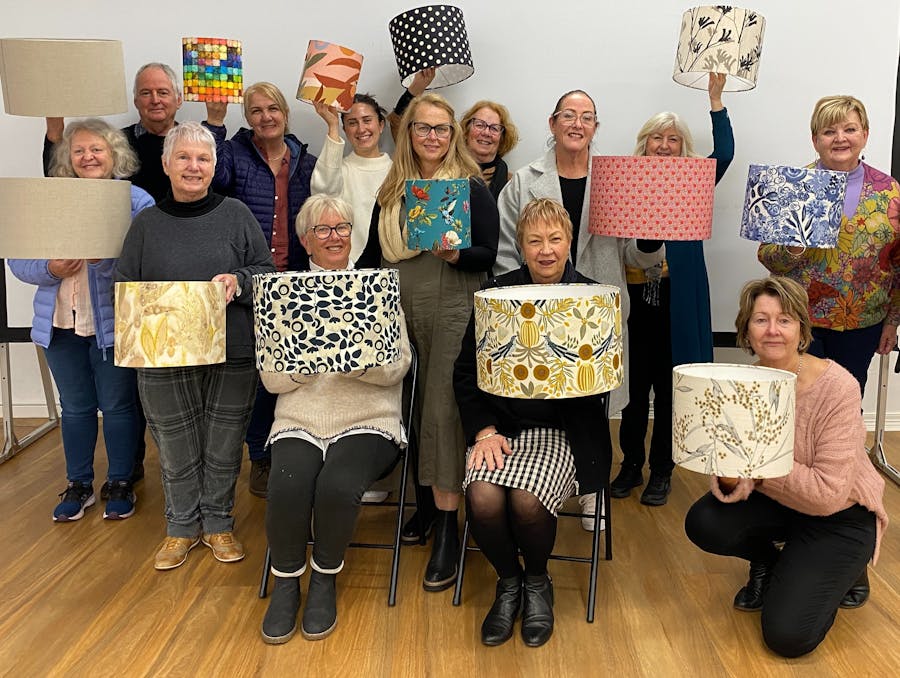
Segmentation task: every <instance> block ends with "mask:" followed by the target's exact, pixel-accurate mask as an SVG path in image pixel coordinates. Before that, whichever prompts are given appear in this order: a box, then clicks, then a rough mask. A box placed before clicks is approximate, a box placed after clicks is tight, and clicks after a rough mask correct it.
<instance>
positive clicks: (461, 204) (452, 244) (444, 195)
mask: <svg viewBox="0 0 900 678" xmlns="http://www.w3.org/2000/svg"><path fill="white" fill-rule="evenodd" d="M406 229H407V236H406V246H407V247H408V248H409V249H411V250H432V249H441V250H460V249H466V248H468V247H471V246H472V216H471V209H470V204H469V180H468V179H411V180H409V181H407V182H406Z"/></svg>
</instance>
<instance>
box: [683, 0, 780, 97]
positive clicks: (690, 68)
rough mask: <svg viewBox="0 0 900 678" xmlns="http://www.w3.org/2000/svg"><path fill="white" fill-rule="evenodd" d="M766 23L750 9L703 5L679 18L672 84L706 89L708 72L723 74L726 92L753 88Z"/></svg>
mask: <svg viewBox="0 0 900 678" xmlns="http://www.w3.org/2000/svg"><path fill="white" fill-rule="evenodd" d="M765 27H766V20H765V18H764V17H763V16H762V15H761V14H759V13H758V12H754V11H753V10H752V9H741V8H740V7H733V6H731V5H705V6H703V7H694V8H693V9H689V10H687V11H686V12H685V13H684V15H683V16H682V17H681V33H680V34H679V36H678V50H677V52H676V54H675V70H674V72H673V73H672V78H673V79H674V80H675V82H677V83H679V84H681V85H686V86H688V87H693V88H695V89H706V87H707V83H708V81H709V76H708V74H709V73H725V74H727V76H728V77H727V78H726V80H725V91H726V92H739V91H743V90H748V89H753V88H754V87H756V79H757V74H758V72H759V58H760V55H761V54H762V43H763V33H764V32H765Z"/></svg>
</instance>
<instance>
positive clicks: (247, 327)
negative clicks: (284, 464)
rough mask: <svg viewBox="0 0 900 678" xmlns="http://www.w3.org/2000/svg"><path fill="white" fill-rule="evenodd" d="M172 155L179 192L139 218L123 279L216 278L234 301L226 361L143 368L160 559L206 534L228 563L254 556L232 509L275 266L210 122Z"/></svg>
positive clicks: (170, 145)
mask: <svg viewBox="0 0 900 678" xmlns="http://www.w3.org/2000/svg"><path fill="white" fill-rule="evenodd" d="M162 163H163V169H164V170H165V172H166V174H167V175H168V177H169V180H170V181H171V182H172V192H171V194H170V195H169V197H168V198H166V199H165V200H163V201H161V202H160V203H159V204H158V205H156V206H155V207H148V208H147V209H145V210H144V211H143V212H141V213H140V214H138V215H137V217H135V219H134V221H133V222H132V223H131V228H130V229H129V230H128V235H126V236H125V242H124V244H123V245H122V253H121V255H120V256H119V264H118V268H117V269H116V280H121V281H129V280H185V281H188V280H197V281H201V280H213V281H216V282H222V283H224V285H225V299H226V302H227V306H226V308H225V332H226V342H225V343H226V345H225V356H226V360H225V362H224V363H218V364H215V365H199V366H191V367H164V368H139V369H138V371H137V381H138V388H139V389H140V395H141V402H142V403H143V405H144V413H145V414H146V416H147V423H148V425H149V426H150V431H151V432H152V433H153V438H154V440H156V445H157V447H158V448H159V464H160V466H161V467H162V481H163V492H164V494H165V499H166V523H167V526H166V535H167V536H166V539H165V541H164V542H163V543H162V546H161V547H160V549H159V552H158V553H157V554H156V561H155V565H154V566H155V567H156V569H157V570H170V569H172V568H175V567H178V566H179V565H181V564H182V563H184V561H185V560H186V559H187V556H188V552H189V551H190V550H191V549H192V548H194V547H195V546H196V545H197V544H198V543H200V541H201V540H202V541H203V543H204V544H206V545H207V546H209V547H210V548H211V549H212V552H213V555H214V556H215V558H216V559H217V560H219V561H221V562H224V563H230V562H235V561H238V560H241V559H242V558H243V557H244V547H243V546H242V545H241V544H240V542H238V541H237V540H236V539H235V538H234V534H233V530H234V518H233V516H232V515H231V511H232V509H233V508H234V486H235V483H236V481H237V478H238V472H239V471H240V469H241V451H242V449H243V443H244V434H245V433H246V432H247V424H248V423H249V421H250V410H251V408H252V407H253V400H254V397H255V395H256V384H257V381H258V377H257V372H256V360H255V354H256V349H255V344H254V339H253V310H252V302H251V298H252V296H253V295H252V293H251V291H252V284H251V283H252V281H251V278H252V276H253V275H255V274H258V273H271V272H274V270H275V266H274V265H273V264H272V255H271V254H270V253H269V248H268V246H267V245H266V239H265V237H264V236H263V234H262V231H261V230H260V228H259V225H258V224H257V222H256V219H254V218H253V214H252V213H251V212H250V210H249V209H247V206H246V205H244V203H242V202H240V201H238V200H235V199H234V198H224V197H222V196H221V195H216V194H215V193H213V192H211V191H210V190H209V186H210V183H212V178H213V172H214V171H215V167H216V142H215V139H214V138H213V135H212V134H210V133H209V131H207V130H206V129H204V128H203V127H201V126H200V124H199V123H196V122H185V123H182V124H180V125H177V126H176V127H173V128H172V129H171V130H169V132H168V133H167V134H166V140H165V143H164V144H163V155H162Z"/></svg>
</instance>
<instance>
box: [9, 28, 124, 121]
mask: <svg viewBox="0 0 900 678" xmlns="http://www.w3.org/2000/svg"><path fill="white" fill-rule="evenodd" d="M0 84H2V86H3V108H4V110H5V111H6V112H7V113H9V114H10V115H24V116H32V117H39V118H45V117H46V118H71V117H87V116H92V115H115V114H117V113H124V112H125V111H127V110H128V97H127V93H126V86H125V60H124V56H123V54H122V43H121V42H119V41H118V40H56V39H51V38H5V39H3V40H0Z"/></svg>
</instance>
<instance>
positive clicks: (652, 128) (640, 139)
mask: <svg viewBox="0 0 900 678" xmlns="http://www.w3.org/2000/svg"><path fill="white" fill-rule="evenodd" d="M670 127H674V128H675V131H676V132H678V136H680V137H681V157H683V158H697V157H699V156H698V155H697V153H696V151H694V137H693V136H692V135H691V130H690V128H689V127H688V126H687V125H686V124H685V123H684V121H683V120H682V119H681V118H680V117H679V116H678V114H677V113H672V112H671V111H664V112H662V113H657V114H656V115H654V116H653V117H652V118H650V119H649V120H648V121H647V122H645V123H644V126H643V127H641V131H640V132H638V135H637V145H636V146H635V147H634V155H646V154H647V139H649V138H650V137H651V136H653V135H654V134H658V133H660V132H663V131H665V130H667V129H669V128H670Z"/></svg>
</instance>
